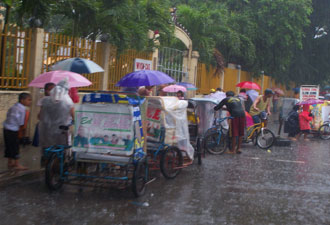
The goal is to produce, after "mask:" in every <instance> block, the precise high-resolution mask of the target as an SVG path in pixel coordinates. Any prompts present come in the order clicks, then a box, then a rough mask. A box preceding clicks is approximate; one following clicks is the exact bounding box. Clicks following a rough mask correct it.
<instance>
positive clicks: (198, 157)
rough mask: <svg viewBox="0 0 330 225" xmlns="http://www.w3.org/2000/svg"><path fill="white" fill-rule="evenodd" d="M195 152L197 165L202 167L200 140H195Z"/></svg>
mask: <svg viewBox="0 0 330 225" xmlns="http://www.w3.org/2000/svg"><path fill="white" fill-rule="evenodd" d="M196 151H197V159H198V165H202V151H203V148H202V146H201V140H200V138H197V144H196Z"/></svg>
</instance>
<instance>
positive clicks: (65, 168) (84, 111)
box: [45, 93, 148, 197]
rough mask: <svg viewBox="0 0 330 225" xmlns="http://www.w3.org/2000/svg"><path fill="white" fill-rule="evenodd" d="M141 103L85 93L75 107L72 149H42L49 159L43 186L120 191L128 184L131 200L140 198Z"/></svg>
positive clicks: (143, 170) (143, 176)
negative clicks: (99, 186) (92, 185)
mask: <svg viewBox="0 0 330 225" xmlns="http://www.w3.org/2000/svg"><path fill="white" fill-rule="evenodd" d="M142 101H143V100H142V99H140V98H139V97H137V96H132V94H130V95H129V96H128V95H125V94H119V93H93V94H86V95H85V96H84V97H83V101H82V102H83V103H82V104H80V105H77V106H76V108H75V121H74V138H73V145H72V147H71V146H52V147H50V148H48V149H46V150H45V154H46V155H48V158H49V160H48V163H47V166H46V184H47V186H48V187H49V188H50V189H51V190H57V189H59V188H61V187H62V184H63V183H70V184H77V182H78V185H81V183H82V182H84V183H85V184H87V181H95V182H101V183H102V184H109V185H110V186H119V187H120V188H126V187H128V186H131V188H132V191H133V193H134V195H135V196H136V197H138V196H141V195H143V194H144V192H145V189H146V183H147V177H148V164H147V158H146V153H145V151H144V149H143V145H144V135H143V129H142V121H141V113H140V105H141V102H142ZM63 127H64V128H63V129H64V130H67V127H66V126H63Z"/></svg>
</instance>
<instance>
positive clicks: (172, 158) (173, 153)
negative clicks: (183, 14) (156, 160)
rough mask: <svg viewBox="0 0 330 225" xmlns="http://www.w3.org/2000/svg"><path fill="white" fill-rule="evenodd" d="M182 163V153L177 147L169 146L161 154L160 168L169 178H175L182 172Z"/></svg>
mask: <svg viewBox="0 0 330 225" xmlns="http://www.w3.org/2000/svg"><path fill="white" fill-rule="evenodd" d="M182 164H183V157H182V153H181V151H180V149H178V148H177V147H174V146H171V147H168V148H166V149H165V150H164V152H163V154H162V155H161V158H160V170H161V172H162V174H163V176H164V177H165V178H167V179H173V178H175V177H176V176H177V175H178V174H179V173H180V172H181V167H182Z"/></svg>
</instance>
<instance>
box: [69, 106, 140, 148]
mask: <svg viewBox="0 0 330 225" xmlns="http://www.w3.org/2000/svg"><path fill="white" fill-rule="evenodd" d="M133 127H134V124H133V113H132V107H131V106H128V105H124V104H122V105H121V104H82V105H78V106H76V111H75V133H74V139H73V147H74V150H78V151H79V150H80V151H85V152H95V153H116V154H130V153H131V151H132V150H133V149H134V148H133V146H134V131H133Z"/></svg>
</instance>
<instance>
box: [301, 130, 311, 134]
mask: <svg viewBox="0 0 330 225" xmlns="http://www.w3.org/2000/svg"><path fill="white" fill-rule="evenodd" d="M301 132H302V133H304V134H309V133H310V130H301Z"/></svg>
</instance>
